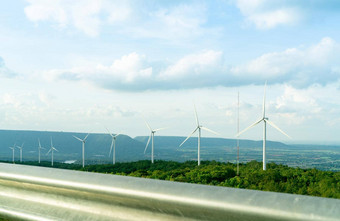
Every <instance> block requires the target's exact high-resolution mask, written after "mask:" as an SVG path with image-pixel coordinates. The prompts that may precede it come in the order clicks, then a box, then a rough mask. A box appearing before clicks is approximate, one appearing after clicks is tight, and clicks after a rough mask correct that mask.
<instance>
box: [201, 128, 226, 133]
mask: <svg viewBox="0 0 340 221" xmlns="http://www.w3.org/2000/svg"><path fill="white" fill-rule="evenodd" d="M201 128H202V129H203V130H206V131H209V132H210V133H213V134H216V135H221V134H219V133H217V132H215V131H213V130H210V129H209V128H206V127H201Z"/></svg>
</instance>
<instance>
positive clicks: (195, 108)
mask: <svg viewBox="0 0 340 221" xmlns="http://www.w3.org/2000/svg"><path fill="white" fill-rule="evenodd" d="M194 109H195V116H196V123H197V126H199V125H200V123H199V121H198V115H197V110H196V105H195V104H194Z"/></svg>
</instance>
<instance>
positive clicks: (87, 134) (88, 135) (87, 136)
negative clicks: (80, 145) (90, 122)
mask: <svg viewBox="0 0 340 221" xmlns="http://www.w3.org/2000/svg"><path fill="white" fill-rule="evenodd" d="M89 135H90V133H88V134H87V135H86V136H85V138H84V141H85V140H86V138H87V137H88V136H89Z"/></svg>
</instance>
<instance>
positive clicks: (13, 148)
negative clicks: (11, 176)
mask: <svg viewBox="0 0 340 221" xmlns="http://www.w3.org/2000/svg"><path fill="white" fill-rule="evenodd" d="M9 149H12V161H13V163H14V150H15V144H14V145H13V147H9Z"/></svg>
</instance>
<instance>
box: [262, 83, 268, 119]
mask: <svg viewBox="0 0 340 221" xmlns="http://www.w3.org/2000/svg"><path fill="white" fill-rule="evenodd" d="M266 86H267V81H266V83H265V84H264V93H263V106H262V116H263V118H265V116H266Z"/></svg>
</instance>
